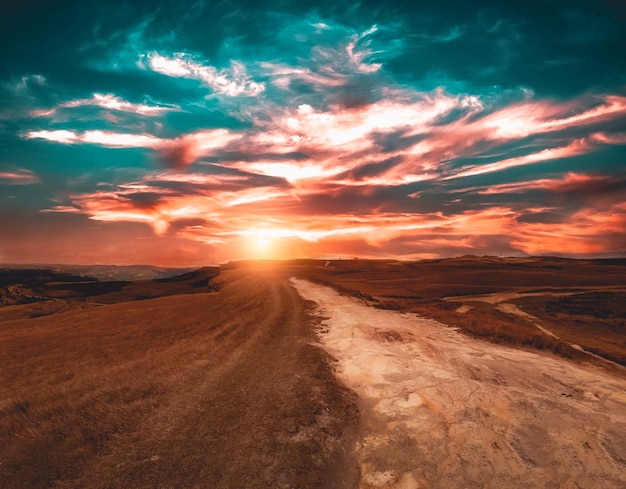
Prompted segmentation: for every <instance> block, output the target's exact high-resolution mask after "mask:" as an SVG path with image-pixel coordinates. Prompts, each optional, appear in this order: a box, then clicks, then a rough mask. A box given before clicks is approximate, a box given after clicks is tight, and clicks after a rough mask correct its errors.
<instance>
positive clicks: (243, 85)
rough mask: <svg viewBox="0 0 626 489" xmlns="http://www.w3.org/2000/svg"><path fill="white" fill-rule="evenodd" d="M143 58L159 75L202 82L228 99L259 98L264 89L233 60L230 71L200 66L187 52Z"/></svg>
mask: <svg viewBox="0 0 626 489" xmlns="http://www.w3.org/2000/svg"><path fill="white" fill-rule="evenodd" d="M143 59H144V60H145V61H144V63H142V65H143V64H145V65H146V66H147V67H148V68H149V69H151V70H152V71H155V72H156V73H160V74H162V75H166V76H170V77H173V78H189V79H192V80H199V81H201V82H203V83H204V84H205V85H206V86H207V87H209V88H211V89H212V90H213V91H214V92H215V93H218V94H221V95H226V96H228V97H236V96H248V97H256V96H258V95H259V94H260V93H262V92H263V91H264V90H265V84H264V83H263V82H256V81H254V80H252V79H251V78H250V76H249V75H248V73H247V71H246V69H245V66H244V65H243V64H242V63H240V62H237V61H232V62H231V66H230V68H229V69H217V68H215V67H214V66H207V65H203V64H201V63H198V62H196V61H194V60H193V59H192V57H191V56H190V55H188V54H185V53H174V54H173V55H172V56H163V55H161V54H159V53H150V54H147V55H145V56H144V57H143Z"/></svg>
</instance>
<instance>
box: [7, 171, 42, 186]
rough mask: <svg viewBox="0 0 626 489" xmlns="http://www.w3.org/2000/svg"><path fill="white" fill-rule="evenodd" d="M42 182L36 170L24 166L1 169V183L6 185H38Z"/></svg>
mask: <svg viewBox="0 0 626 489" xmlns="http://www.w3.org/2000/svg"><path fill="white" fill-rule="evenodd" d="M39 183H41V180H39V177H38V176H37V174H36V173H35V172H32V171H30V170H26V169H24V168H13V169H9V170H4V171H2V170H0V184H5V185H36V184H39Z"/></svg>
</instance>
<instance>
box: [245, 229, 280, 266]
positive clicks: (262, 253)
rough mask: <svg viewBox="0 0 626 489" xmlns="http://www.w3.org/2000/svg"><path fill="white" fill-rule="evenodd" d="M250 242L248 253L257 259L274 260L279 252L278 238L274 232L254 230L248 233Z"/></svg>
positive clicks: (271, 230) (270, 230)
mask: <svg viewBox="0 0 626 489" xmlns="http://www.w3.org/2000/svg"><path fill="white" fill-rule="evenodd" d="M246 235H247V242H248V252H249V253H250V254H251V255H252V257H254V258H256V259H261V260H262V259H269V258H274V256H275V255H276V250H277V244H278V243H277V237H276V236H275V235H274V230H273V229H270V228H267V229H265V228H264V229H253V230H250V231H248V232H247V233H246Z"/></svg>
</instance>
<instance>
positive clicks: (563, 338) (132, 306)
mask: <svg viewBox="0 0 626 489" xmlns="http://www.w3.org/2000/svg"><path fill="white" fill-rule="evenodd" d="M625 272H626V261H620V260H614V261H600V260H599V261H592V260H587V261H583V260H562V259H553V258H529V259H499V258H478V257H463V258H456V259H445V260H433V261H422V262H411V263H404V262H396V261H366V260H334V261H312V260H297V261H290V262H276V263H274V262H261V263H253V262H238V263H231V264H227V265H223V266H222V267H207V268H203V269H200V270H197V271H193V272H187V273H185V274H183V275H179V276H176V277H165V278H159V279H152V280H136V281H131V280H116V281H109V282H107V281H102V280H99V279H97V278H95V277H93V276H89V274H87V273H84V274H82V272H81V274H76V273H70V272H59V271H51V270H40V269H37V270H24V269H9V268H6V269H3V270H1V271H0V306H1V307H0V355H1V357H2V359H3V361H2V363H1V364H0V487H2V488H6V489H13V488H15V489H17V488H26V487H28V488H44V487H62V488H69V487H88V488H117V487H133V488H155V487H189V488H191V487H212V488H229V487H249V488H255V487H258V488H266V487H329V488H334V487H336V488H343V487H346V488H347V487H356V486H357V484H358V482H357V481H358V480H359V477H360V476H362V475H363V474H364V473H365V472H366V468H364V467H365V466H364V465H362V464H361V465H359V464H360V462H358V461H357V459H355V456H354V453H353V452H354V443H355V440H358V439H359V437H360V436H362V434H363V432H362V427H361V425H362V421H361V420H362V416H363V415H366V414H367V403H365V404H364V400H363V397H362V396H361V398H359V396H358V395H357V394H355V392H354V391H353V390H351V389H349V388H348V387H346V385H345V384H344V382H342V381H340V380H337V378H336V375H335V366H336V361H337V358H335V359H333V358H331V356H329V354H328V353H327V351H326V350H325V349H324V348H322V347H321V345H320V343H319V339H318V338H319V334H320V327H321V326H320V321H322V320H323V317H322V318H321V317H320V316H319V312H318V311H317V310H316V309H315V307H314V304H313V303H312V302H310V301H308V300H305V299H303V298H302V297H301V296H300V295H299V294H298V292H297V291H296V290H295V289H294V287H293V286H292V284H291V282H290V278H291V277H298V278H299V279H306V280H308V281H309V282H314V283H318V284H324V285H330V286H332V287H333V288H334V289H335V290H337V291H339V292H341V293H342V294H344V295H345V296H350V297H356V298H358V299H359V300H360V301H361V302H362V303H364V304H367V305H369V306H370V307H371V308H375V310H381V311H382V310H392V311H399V312H411V313H415V314H417V315H419V316H422V317H429V318H433V319H436V320H437V321H439V322H440V323H443V324H444V325H448V326H453V327H455V328H458V329H459V331H461V332H462V333H464V334H465V335H467V336H468V339H467V341H475V340H473V338H480V339H483V340H488V341H490V342H493V343H502V344H505V345H511V346H515V347H517V348H521V349H524V350H528V351H540V352H547V353H548V354H550V355H552V354H556V355H557V356H559V357H565V358H566V359H567V360H566V361H567V362H574V363H575V364H578V365H583V366H588V368H593V369H595V370H597V371H602V372H606V374H607V375H610V376H611V377H610V378H614V379H623V378H624V377H625V375H624V368H623V365H626V334H625V333H626V331H625V321H626V309H625V306H624V304H626V301H625V300H624V299H625V298H626V273H625ZM365 311H366V312H365V313H364V314H366V315H367V314H368V313H367V310H365ZM394 317H395V316H394ZM399 321H400V319H399ZM402 321H403V320H402ZM428 327H430V326H428ZM441 328H445V326H441ZM381 331H382V330H381ZM376 335H378V336H376ZM376 335H375V336H376V338H377V339H376V341H378V343H381V344H385V345H387V344H389V345H391V344H392V343H394V342H399V344H400V343H402V341H400V340H402V338H405V337H407V336H406V334H405V333H402V334H400V333H396V332H395V330H393V329H391V330H390V331H387V332H380V333H376ZM409 336H411V335H410V334H409ZM403 341H404V340H403ZM411 341H414V340H411ZM472 344H473V343H472ZM437 348H439V346H437ZM533 358H535V357H533ZM560 361H562V360H560ZM586 368H587V367H586ZM595 370H594V371H595ZM472 375H474V376H476V372H474V373H473V374H472ZM508 375H515V374H514V370H512V372H509V374H508ZM474 381H476V380H475V379H474V380H472V382H474ZM615 382H617V380H615ZM555 385H557V384H555ZM609 390H610V389H609ZM568 392H569V391H568ZM572 392H574V391H572ZM598 392H600V391H598ZM602 392H604V391H602ZM366 418H367V416H366ZM492 419H494V418H492ZM365 421H367V419H366V420H365ZM590 423H591V424H593V420H591V421H590ZM615 429H617V428H615ZM607 433H608V432H607ZM515 436H517V435H515ZM606 436H607V437H608V438H607V439H610V438H611V435H610V433H608V434H607V435H606ZM500 443H502V442H501V441H500ZM511 443H513V442H511ZM515 443H517V442H515ZM585 443H591V445H592V446H595V445H593V442H592V441H591V440H590V441H589V442H587V441H585ZM603 443H604V445H601V446H600V445H598V447H599V448H598V449H602V450H604V448H602V447H605V445H606V443H605V442H603ZM607 443H608V442H607ZM516 453H517V452H516ZM620 457H622V456H621V455H616V456H613V458H612V459H611V460H613V462H612V463H618V464H619V463H621V462H620V460H622V458H620ZM615 461H617V462H615ZM594 480H595V479H594ZM361 487H366V486H363V485H361ZM367 487H382V486H376V485H372V486H367ZM390 487H391V486H390ZM398 487H400V486H398ZM416 487H417V486H416ZM433 487H436V486H433ZM442 487H443V486H442ZM607 487H612V486H607Z"/></svg>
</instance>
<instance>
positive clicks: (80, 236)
mask: <svg viewBox="0 0 626 489" xmlns="http://www.w3.org/2000/svg"><path fill="white" fill-rule="evenodd" d="M625 5H626V4H624V3H623V2H620V1H609V0H607V1H604V0H597V1H567V2H566V1H542V2H536V1H535V2H534V1H525V2H521V1H519V2H518V1H511V2H494V1H475V2H461V1H438V2H341V1H339V2H336V1H335V2H298V1H295V2H294V1H290V2H280V1H279V2H276V1H273V2H262V1H261V2H259V1H255V2H242V1H217V2H211V1H196V2H181V1H161V2H156V1H132V2H131V1H118V0H114V1H110V2H91V1H80V2H79V1H63V0H58V1H53V0H50V1H35V0H32V1H25V2H21V3H20V4H19V5H17V4H16V5H14V6H11V7H7V6H3V7H0V148H1V151H0V262H4V263H59V262H65V263H103V264H131V263H149V264H157V265H172V266H192V265H193V266H195V265H203V264H213V263H220V262H224V261H228V260H231V259H239V258H250V257H253V258H254V257H256V258H291V257H320V258H323V257H352V256H361V257H380V258H382V257H385V258H389V257H390V258H399V259H419V258H434V257H440V256H455V255H463V254H469V253H471V254H479V255H484V254H491V255H516V256H519V255H545V254H550V255H563V256H573V257H583V256H597V257H603V256H623V255H624V252H625V250H626V231H625V230H626V217H625V216H626V199H625V198H624V195H626V56H624V53H625V52H626V7H625Z"/></svg>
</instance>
